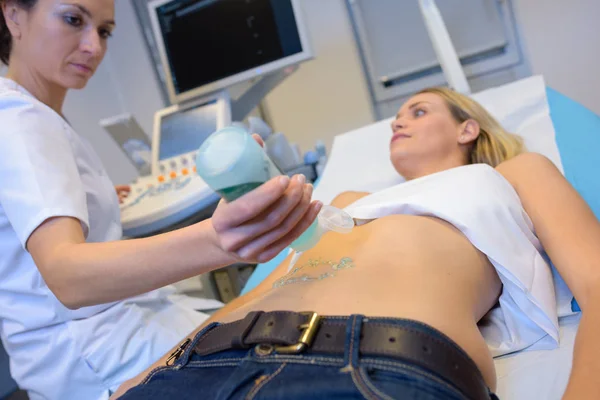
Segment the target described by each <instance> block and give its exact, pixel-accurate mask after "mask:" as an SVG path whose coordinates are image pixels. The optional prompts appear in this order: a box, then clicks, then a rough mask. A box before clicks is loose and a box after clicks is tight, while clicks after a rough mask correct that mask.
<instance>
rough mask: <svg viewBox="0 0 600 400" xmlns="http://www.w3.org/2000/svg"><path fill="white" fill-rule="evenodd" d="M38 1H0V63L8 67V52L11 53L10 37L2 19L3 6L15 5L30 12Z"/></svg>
mask: <svg viewBox="0 0 600 400" xmlns="http://www.w3.org/2000/svg"><path fill="white" fill-rule="evenodd" d="M37 2H38V0H0V5H1V6H2V10H0V61H2V62H3V63H4V64H6V65H8V62H9V61H10V52H11V51H12V43H13V41H12V36H11V34H10V31H9V30H8V26H7V25H6V19H5V17H4V5H5V4H16V5H17V6H19V7H21V8H22V9H24V10H27V11H29V10H31V9H32V8H33V7H34V6H35V5H36V3H37Z"/></svg>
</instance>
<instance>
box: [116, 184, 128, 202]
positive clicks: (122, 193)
mask: <svg viewBox="0 0 600 400" xmlns="http://www.w3.org/2000/svg"><path fill="white" fill-rule="evenodd" d="M115 190H116V191H117V196H118V197H119V203H123V200H125V199H126V198H127V196H129V193H130V192H131V186H129V185H117V186H115Z"/></svg>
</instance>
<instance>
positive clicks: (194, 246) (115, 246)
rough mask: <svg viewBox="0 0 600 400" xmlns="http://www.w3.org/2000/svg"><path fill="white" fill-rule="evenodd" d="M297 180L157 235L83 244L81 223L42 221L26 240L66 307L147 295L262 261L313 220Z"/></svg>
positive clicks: (307, 191) (307, 192) (307, 190)
mask: <svg viewBox="0 0 600 400" xmlns="http://www.w3.org/2000/svg"><path fill="white" fill-rule="evenodd" d="M311 194H312V188H311V187H309V186H307V185H304V182H303V181H301V180H298V179H292V181H291V183H290V180H289V179H286V178H275V179H273V180H271V181H269V182H267V183H266V184H264V185H262V186H261V187H259V188H257V189H256V190H254V191H252V192H251V193H248V194H247V195H246V196H243V197H242V198H240V199H238V200H236V201H234V202H232V203H224V202H222V203H221V204H220V205H219V207H218V208H217V211H215V213H214V215H213V218H212V219H211V220H206V221H203V222H200V223H198V224H195V225H192V226H189V227H186V228H183V229H180V230H177V231H173V232H169V233H165V234H162V235H158V236H154V237H150V238H144V239H134V240H126V241H117V242H108V243H86V242H85V239H84V235H83V232H82V229H81V224H80V223H79V221H78V220H76V219H73V218H67V217H57V218H52V219H49V220H47V221H45V222H44V223H43V224H42V225H40V226H39V227H38V228H37V229H36V230H35V231H34V232H33V233H32V234H31V236H30V237H29V240H28V242H27V249H28V250H29V252H30V253H31V255H32V257H33V259H34V261H35V263H36V265H37V267H38V268H39V270H40V273H41V274H42V276H43V278H44V280H45V282H46V284H47V285H48V287H49V288H50V289H51V290H52V292H53V293H54V294H55V295H56V297H57V298H58V299H59V300H60V301H61V302H62V303H63V304H65V305H66V306H67V307H69V308H79V307H84V306H89V305H94V304H101V303H107V302H111V301H117V300H121V299H124V298H127V297H131V296H134V295H138V294H141V293H145V292H148V291H151V290H154V289H157V288H159V287H162V286H165V285H167V284H171V283H173V282H177V281H180V280H183V279H186V278H189V277H192V276H194V275H198V274H202V273H205V272H208V271H210V270H213V269H216V268H219V267H222V266H225V265H228V264H231V263H233V262H237V261H239V260H240V259H243V260H247V261H266V260H267V259H270V258H272V257H274V256H275V255H277V254H278V253H279V251H281V250H282V249H283V248H285V246H287V245H288V244H289V243H290V242H291V241H292V240H294V239H295V237H297V236H298V235H299V234H300V233H301V232H302V231H303V230H304V229H306V228H307V227H308V225H310V223H312V221H313V220H314V218H315V216H316V214H317V213H318V211H319V204H318V203H313V204H312V205H310V196H311Z"/></svg>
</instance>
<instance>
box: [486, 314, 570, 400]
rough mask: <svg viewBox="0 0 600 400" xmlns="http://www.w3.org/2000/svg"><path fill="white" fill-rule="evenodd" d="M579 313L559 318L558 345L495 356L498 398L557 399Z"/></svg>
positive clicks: (565, 379)
mask: <svg viewBox="0 0 600 400" xmlns="http://www.w3.org/2000/svg"><path fill="white" fill-rule="evenodd" d="M580 317H581V314H576V315H571V316H568V317H563V318H560V320H559V325H560V347H559V348H558V349H553V350H531V351H522V352H519V353H516V354H511V355H507V356H503V357H499V358H496V359H495V360H494V364H495V365H496V375H497V377H498V388H497V390H496V393H497V394H498V396H499V397H500V399H501V400H507V399H508V400H520V399H523V400H529V399H536V400H546V399H547V400H559V399H560V398H561V397H562V395H563V393H564V391H565V388H566V387H567V382H568V380H569V374H570V372H571V364H572V360H573V345H574V342H575V335H576V333H577V328H578V326H579V319H580Z"/></svg>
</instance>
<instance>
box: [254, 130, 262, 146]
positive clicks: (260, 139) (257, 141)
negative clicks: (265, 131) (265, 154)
mask: <svg viewBox="0 0 600 400" xmlns="http://www.w3.org/2000/svg"><path fill="white" fill-rule="evenodd" d="M252 137H253V138H254V140H256V143H258V144H260V147H265V142H264V141H263V140H262V138H261V137H260V136H259V135H258V134H256V133H253V134H252Z"/></svg>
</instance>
